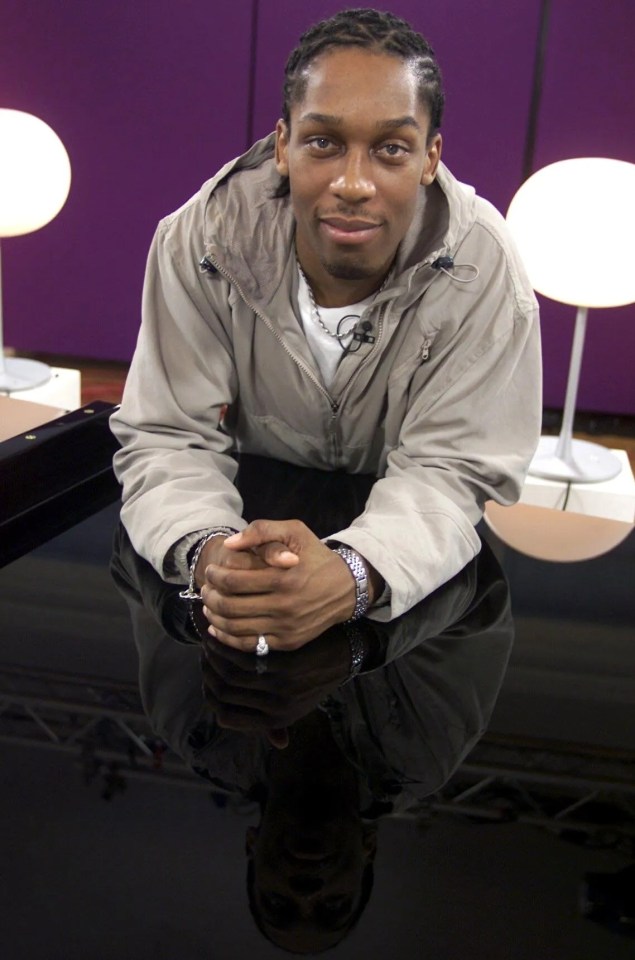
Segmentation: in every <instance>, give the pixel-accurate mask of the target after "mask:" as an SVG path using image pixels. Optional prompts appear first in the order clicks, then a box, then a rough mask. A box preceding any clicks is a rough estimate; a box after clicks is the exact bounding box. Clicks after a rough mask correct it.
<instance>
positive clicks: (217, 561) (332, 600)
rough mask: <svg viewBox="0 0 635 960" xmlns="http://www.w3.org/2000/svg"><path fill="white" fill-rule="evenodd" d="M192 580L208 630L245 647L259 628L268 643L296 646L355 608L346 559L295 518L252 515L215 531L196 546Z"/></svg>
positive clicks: (250, 648)
mask: <svg viewBox="0 0 635 960" xmlns="http://www.w3.org/2000/svg"><path fill="white" fill-rule="evenodd" d="M196 581H197V583H198V585H199V587H200V589H201V596H202V598H203V604H204V607H203V612H204V614H205V617H206V618H207V620H208V621H209V627H208V630H209V633H210V634H211V635H212V636H214V637H216V638H217V639H218V640H219V641H220V642H221V643H224V644H227V645H228V646H230V647H234V648H235V649H236V650H242V651H245V652H252V653H253V651H254V650H255V648H256V643H257V639H258V636H259V635H260V634H264V635H265V637H266V639H267V643H268V644H269V647H270V649H272V650H297V649H298V648H299V647H302V646H303V645H304V644H306V643H308V642H309V641H310V640H313V639H314V638H315V637H317V636H319V635H320V634H321V633H323V632H324V631H325V630H327V629H328V628H329V627H331V626H333V625H334V624H336V623H343V622H344V621H345V620H347V619H348V618H349V617H350V616H351V615H352V613H353V610H354V608H355V582H354V580H353V577H352V576H351V573H350V570H349V569H348V567H347V565H346V564H345V563H344V561H343V560H342V558H341V557H340V556H339V555H338V554H336V553H334V552H333V551H332V550H330V549H329V548H328V547H327V546H325V545H324V544H323V543H322V541H321V540H319V539H318V538H317V537H316V536H315V535H314V534H313V533H312V532H311V530H310V529H309V528H308V527H307V526H306V525H305V524H304V523H302V522H301V521H299V520H255V521H254V522H253V523H250V524H249V526H248V527H246V528H245V529H244V530H243V531H241V532H240V533H237V534H234V535H233V536H231V537H227V538H226V539H225V538H223V537H222V536H219V537H215V538H214V539H213V540H211V541H210V542H209V544H207V545H206V546H205V548H204V549H203V551H202V552H201V556H200V558H199V561H198V564H197V568H196ZM371 589H372V578H371ZM371 599H372V595H371Z"/></svg>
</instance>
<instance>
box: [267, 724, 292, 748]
mask: <svg viewBox="0 0 635 960" xmlns="http://www.w3.org/2000/svg"><path fill="white" fill-rule="evenodd" d="M265 736H266V737H267V740H268V741H269V743H270V744H271V746H272V747H275V748H276V750H284V749H286V747H288V746H289V731H288V730H287V728H286V727H282V728H281V729H280V730H266V731H265Z"/></svg>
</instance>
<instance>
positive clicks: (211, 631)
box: [207, 627, 216, 637]
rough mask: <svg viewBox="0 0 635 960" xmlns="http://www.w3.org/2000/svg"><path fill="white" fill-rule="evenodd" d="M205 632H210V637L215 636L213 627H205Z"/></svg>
mask: <svg viewBox="0 0 635 960" xmlns="http://www.w3.org/2000/svg"><path fill="white" fill-rule="evenodd" d="M207 632H208V633H209V634H210V636H212V637H215V636H216V631H215V630H214V627H208V628H207Z"/></svg>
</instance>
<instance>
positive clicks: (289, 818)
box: [247, 711, 377, 953]
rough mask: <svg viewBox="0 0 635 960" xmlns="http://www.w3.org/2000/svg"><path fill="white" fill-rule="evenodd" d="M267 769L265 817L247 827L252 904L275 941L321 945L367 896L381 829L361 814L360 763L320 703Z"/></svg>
mask: <svg viewBox="0 0 635 960" xmlns="http://www.w3.org/2000/svg"><path fill="white" fill-rule="evenodd" d="M268 775H269V780H268V784H267V792H266V799H265V801H264V802H263V804H262V807H263V810H262V817H261V820H260V823H259V824H258V826H257V827H249V829H248V831H247V856H248V857H249V867H248V877H247V885H248V892H249V900H250V906H251V910H252V913H253V915H254V918H255V920H256V923H257V924H258V927H259V928H260V930H261V931H262V932H263V933H264V934H265V936H266V937H267V938H268V939H270V940H273V941H274V943H276V944H278V946H280V947H285V948H287V949H289V950H292V951H293V952H295V953H308V952H310V953H317V952H321V951H322V950H325V949H327V948H328V947H331V946H333V945H334V944H336V943H339V941H340V940H342V939H343V938H344V936H345V935H346V934H347V933H348V931H349V930H350V929H351V928H352V927H353V926H354V925H355V923H356V922H357V920H358V919H359V916H360V914H361V913H362V911H363V909H364V907H365V906H366V903H367V902H368V898H369V896H370V892H371V888H372V880H373V867H372V864H373V860H374V857H375V852H376V848H377V830H376V827H375V826H371V825H369V824H364V823H363V821H362V819H361V817H360V813H359V786H358V774H357V771H355V769H354V768H353V767H352V766H351V764H350V763H348V762H347V761H346V760H345V758H344V757H343V755H342V753H341V751H340V749H339V748H338V746H337V745H336V743H335V741H334V740H333V736H332V733H331V730H330V726H329V722H328V720H327V718H326V715H325V714H323V713H321V712H320V711H315V712H314V713H312V714H310V715H309V716H308V717H305V718H304V719H303V720H301V721H299V722H298V723H297V724H295V725H294V727H293V729H292V736H291V739H290V742H289V746H288V747H287V749H286V750H282V751H274V753H272V754H271V757H270V762H269V770H268Z"/></svg>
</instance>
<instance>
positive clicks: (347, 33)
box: [282, 8, 444, 137]
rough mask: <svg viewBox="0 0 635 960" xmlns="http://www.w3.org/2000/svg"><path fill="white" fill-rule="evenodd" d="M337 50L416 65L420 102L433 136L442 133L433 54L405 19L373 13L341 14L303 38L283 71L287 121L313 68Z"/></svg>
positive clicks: (440, 92) (441, 101) (354, 11)
mask: <svg viewBox="0 0 635 960" xmlns="http://www.w3.org/2000/svg"><path fill="white" fill-rule="evenodd" d="M332 47H363V48H366V49H368V50H371V51H372V52H373V53H388V54H391V55H392V56H395V57H400V58H401V59H402V60H405V61H407V62H408V63H409V64H411V66H412V67H413V69H414V70H415V72H416V74H417V77H418V80H419V97H420V100H421V102H422V103H423V104H424V105H425V106H426V107H427V109H428V111H429V114H430V130H429V136H430V137H433V136H434V135H435V134H436V133H437V132H438V130H439V128H440V127H441V120H442V118H443V104H444V95H443V88H442V80H441V71H440V69H439V65H438V63H437V61H436V58H435V55H434V50H433V49H432V47H431V46H430V44H429V43H428V42H427V40H425V39H424V38H423V37H422V36H421V34H420V33H417V32H416V31H415V30H413V29H412V27H411V26H410V25H409V24H408V23H406V21H405V20H402V19H401V18H400V17H396V16H395V15H394V14H392V13H381V12H380V11H379V10H371V9H369V8H358V9H351V10H341V11H340V12H339V13H336V14H335V15H334V16H333V17H329V19H328V20H322V21H320V23H316V24H315V25H314V26H312V27H309V29H308V30H307V31H305V33H303V34H302V36H301V37H300V42H299V44H298V46H297V47H296V48H295V50H293V51H292V52H291V54H290V56H289V59H288V60H287V65H286V67H285V71H284V87H283V103H282V119H283V120H284V121H285V123H286V124H287V125H289V122H290V113H291V106H292V105H293V104H294V103H298V102H299V101H300V100H301V99H302V97H303V96H304V92H305V89H306V84H307V69H308V67H309V66H310V65H311V63H312V62H313V61H314V60H315V59H316V57H318V56H320V54H322V53H324V52H325V51H327V50H329V49H331V48H332Z"/></svg>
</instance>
